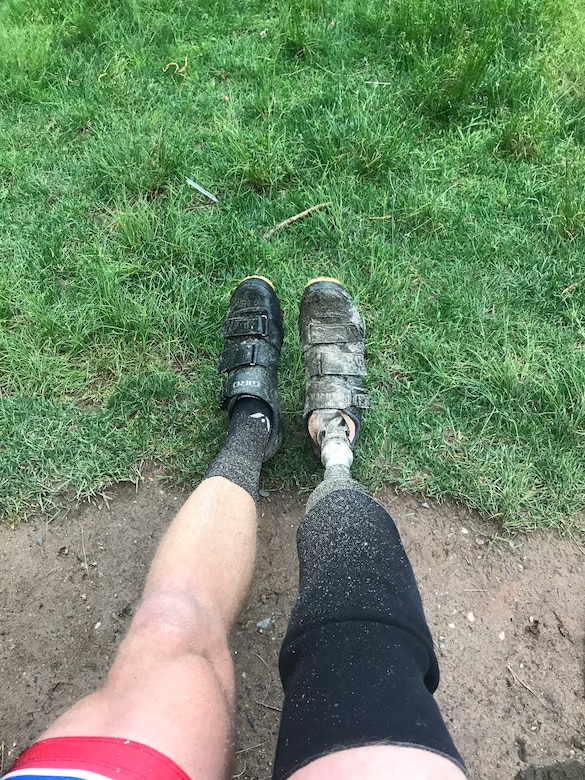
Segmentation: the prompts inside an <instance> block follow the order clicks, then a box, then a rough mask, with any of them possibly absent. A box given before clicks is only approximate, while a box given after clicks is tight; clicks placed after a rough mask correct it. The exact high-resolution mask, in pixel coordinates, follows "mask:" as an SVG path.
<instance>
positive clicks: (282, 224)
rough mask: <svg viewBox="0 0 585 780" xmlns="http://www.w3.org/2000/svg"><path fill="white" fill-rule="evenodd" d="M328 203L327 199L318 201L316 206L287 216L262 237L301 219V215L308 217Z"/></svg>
mask: <svg viewBox="0 0 585 780" xmlns="http://www.w3.org/2000/svg"><path fill="white" fill-rule="evenodd" d="M330 205H331V201H327V203H318V204H317V205H316V206H311V207H310V208H308V209H305V210H304V211H301V212H300V214H295V215H294V217H289V218H288V219H285V220H283V221H282V222H279V223H278V225H275V226H274V227H273V228H272V229H271V230H269V231H268V233H264V235H263V236H262V238H270V237H271V236H273V235H274V234H275V233H276V231H277V230H280V229H281V228H283V227H287V226H288V225H292V224H293V222H296V221H297V220H299V219H303V217H308V216H309V214H313V212H315V211H319V210H320V209H326V208H327V206H330Z"/></svg>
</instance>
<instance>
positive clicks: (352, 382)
mask: <svg viewBox="0 0 585 780" xmlns="http://www.w3.org/2000/svg"><path fill="white" fill-rule="evenodd" d="M299 335H300V338H301V344H302V346H303V358H304V363H305V378H306V383H307V390H306V397H305V408H304V411H303V420H304V423H305V427H306V428H307V431H308V433H309V435H310V438H311V441H312V442H313V447H314V449H315V452H316V454H317V455H319V456H321V446H322V444H323V441H324V436H325V438H326V439H329V438H330V435H331V434H330V433H329V429H330V428H331V426H332V425H334V424H335V423H334V420H333V419H332V414H333V417H336V416H337V415H339V418H338V420H337V423H338V427H341V428H344V427H345V429H346V435H347V441H348V443H349V445H350V447H352V448H353V446H354V445H355V443H356V441H357V438H358V435H359V430H360V425H361V416H362V410H363V409H366V408H368V406H369V397H368V394H367V393H366V391H365V390H364V389H363V384H362V380H363V377H364V376H365V374H366V366H365V341H364V323H363V320H362V318H361V316H360V314H359V312H358V310H357V308H356V306H355V303H354V302H353V300H352V299H351V296H350V295H349V294H348V293H347V291H346V290H345V289H344V288H343V286H342V285H341V283H340V282H338V281H337V280H336V279H330V278H327V277H321V278H319V279H314V280H313V281H311V282H309V283H308V284H307V286H306V287H305V290H304V292H303V297H302V299H301V309H300V314H299ZM338 436H339V433H336V434H335V437H336V438H338Z"/></svg>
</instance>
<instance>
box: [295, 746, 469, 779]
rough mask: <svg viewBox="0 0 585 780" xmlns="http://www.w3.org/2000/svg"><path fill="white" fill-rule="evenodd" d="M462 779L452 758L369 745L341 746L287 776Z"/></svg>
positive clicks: (402, 748) (461, 773)
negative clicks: (356, 746) (340, 748)
mask: <svg viewBox="0 0 585 780" xmlns="http://www.w3.org/2000/svg"><path fill="white" fill-rule="evenodd" d="M358 777H363V778H368V780H465V774H464V773H463V772H462V770H461V769H460V768H459V767H458V766H457V765H456V764H455V763H454V762H453V761H450V760H449V759H447V758H444V757H443V756H440V755H438V754H437V753H431V752H430V751H429V750H421V749H420V748H414V747H401V746H398V745H369V746H366V747H359V748H352V749H350V750H340V751H338V752H336V753H330V754H329V755H327V756H323V757H322V758H318V759H317V760H316V761H312V762H311V763H310V764H308V765H307V766H305V767H303V768H302V769H299V770H298V771H297V772H295V773H294V774H292V775H291V778H290V780H355V778H358Z"/></svg>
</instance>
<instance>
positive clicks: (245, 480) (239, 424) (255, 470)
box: [203, 397, 272, 502]
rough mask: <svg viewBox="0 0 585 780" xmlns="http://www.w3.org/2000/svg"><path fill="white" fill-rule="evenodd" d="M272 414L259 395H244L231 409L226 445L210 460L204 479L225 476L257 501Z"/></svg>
mask: <svg viewBox="0 0 585 780" xmlns="http://www.w3.org/2000/svg"><path fill="white" fill-rule="evenodd" d="M271 417H272V413H271V410H270V407H269V406H268V404H267V403H265V402H264V401H262V400H261V399H259V398H252V397H243V398H240V399H238V400H237V401H236V403H235V404H234V407H233V409H232V410H231V416H230V424H229V428H228V432H227V435H226V439H225V442H224V444H223V447H222V448H221V449H220V451H219V452H218V453H217V455H216V456H215V458H214V460H213V461H212V462H211V463H210V465H209V467H208V469H207V471H206V472H205V474H204V475H203V479H208V478H209V477H225V478H226V479H229V480H230V482H234V483H235V484H236V485H239V486H240V487H241V488H243V489H244V490H245V491H246V492H247V493H249V494H250V495H251V496H252V498H253V499H254V501H256V502H257V501H258V499H259V494H258V487H259V483H260V470H261V468H262V462H263V460H264V451H265V450H266V445H267V444H268V439H269V438H270V426H271Z"/></svg>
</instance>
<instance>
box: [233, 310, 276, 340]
mask: <svg viewBox="0 0 585 780" xmlns="http://www.w3.org/2000/svg"><path fill="white" fill-rule="evenodd" d="M222 335H223V336H224V338H230V337H232V336H261V337H262V338H265V337H266V336H267V335H268V317H267V315H266V314H259V315H258V316H255V317H254V316H246V315H243V316H239V317H231V318H230V319H229V320H226V322H225V323H224V326H223V328H222Z"/></svg>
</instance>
